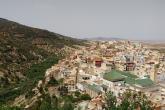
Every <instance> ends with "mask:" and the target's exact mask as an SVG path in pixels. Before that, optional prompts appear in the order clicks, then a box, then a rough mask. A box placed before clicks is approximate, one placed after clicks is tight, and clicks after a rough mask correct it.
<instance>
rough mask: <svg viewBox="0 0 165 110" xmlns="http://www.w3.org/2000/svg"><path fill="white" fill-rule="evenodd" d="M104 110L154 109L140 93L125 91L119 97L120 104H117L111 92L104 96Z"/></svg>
mask: <svg viewBox="0 0 165 110" xmlns="http://www.w3.org/2000/svg"><path fill="white" fill-rule="evenodd" d="M105 99H106V105H105V108H106V110H137V109H139V110H154V107H153V105H152V103H151V101H149V100H148V99H147V97H146V96H145V95H144V94H143V93H141V92H138V93H137V92H131V91H126V92H125V93H124V94H123V95H122V96H121V102H120V103H117V98H116V97H115V96H114V95H113V93H112V92H108V93H107V94H106V97H105Z"/></svg>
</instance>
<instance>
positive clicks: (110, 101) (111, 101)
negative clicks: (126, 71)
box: [105, 91, 117, 110]
mask: <svg viewBox="0 0 165 110" xmlns="http://www.w3.org/2000/svg"><path fill="white" fill-rule="evenodd" d="M105 100H106V106H107V107H106V109H107V110H115V109H116V103H117V99H116V97H115V96H114V94H113V92H111V91H110V92H108V93H106V97H105Z"/></svg>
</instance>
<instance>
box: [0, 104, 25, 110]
mask: <svg viewBox="0 0 165 110" xmlns="http://www.w3.org/2000/svg"><path fill="white" fill-rule="evenodd" d="M0 110H23V109H21V108H19V107H9V106H7V105H3V104H0Z"/></svg>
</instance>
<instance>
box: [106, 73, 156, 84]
mask: <svg viewBox="0 0 165 110" xmlns="http://www.w3.org/2000/svg"><path fill="white" fill-rule="evenodd" d="M103 78H104V79H106V80H109V81H119V80H123V81H125V82H126V83H127V84H130V85H134V84H136V85H140V86H142V87H148V86H152V85H153V84H154V82H153V81H152V80H151V79H149V78H145V79H138V77H137V76H136V75H134V74H131V73H129V72H125V71H124V72H123V71H119V70H112V71H110V72H107V73H105V74H104V76H103Z"/></svg>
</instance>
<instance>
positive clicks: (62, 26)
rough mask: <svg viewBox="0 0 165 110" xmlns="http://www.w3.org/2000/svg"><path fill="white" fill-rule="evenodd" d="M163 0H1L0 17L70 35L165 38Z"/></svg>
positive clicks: (164, 4) (78, 36)
mask: <svg viewBox="0 0 165 110" xmlns="http://www.w3.org/2000/svg"><path fill="white" fill-rule="evenodd" d="M164 10H165V0H156V1H155V0H134V1H132V0H124V1H123V0H102V1H100V0H90V1H89V0H80V1H77V0H69V1H66V0H13V1H11V0H4V1H3V0H0V13H1V14H0V18H4V19H8V20H11V21H15V22H18V23H20V24H23V25H27V26H31V27H35V28H40V29H46V30H49V31H51V32H55V33H58V34H62V35H65V36H70V37H73V38H80V39H82V38H94V37H112V38H121V39H130V40H144V41H146V40H150V41H165V21H164V19H165V12H164Z"/></svg>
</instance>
